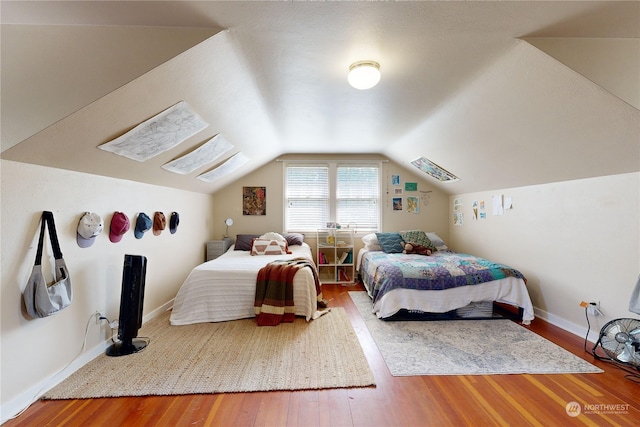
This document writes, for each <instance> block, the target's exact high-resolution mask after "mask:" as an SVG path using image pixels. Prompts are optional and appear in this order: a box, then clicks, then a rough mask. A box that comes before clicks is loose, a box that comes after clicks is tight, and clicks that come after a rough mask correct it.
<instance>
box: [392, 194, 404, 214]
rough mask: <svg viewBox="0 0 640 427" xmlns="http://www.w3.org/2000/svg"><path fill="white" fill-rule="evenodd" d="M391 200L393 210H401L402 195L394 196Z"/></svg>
mask: <svg viewBox="0 0 640 427" xmlns="http://www.w3.org/2000/svg"><path fill="white" fill-rule="evenodd" d="M392 201H393V210H394V211H401V210H402V197H394V198H393V199H392Z"/></svg>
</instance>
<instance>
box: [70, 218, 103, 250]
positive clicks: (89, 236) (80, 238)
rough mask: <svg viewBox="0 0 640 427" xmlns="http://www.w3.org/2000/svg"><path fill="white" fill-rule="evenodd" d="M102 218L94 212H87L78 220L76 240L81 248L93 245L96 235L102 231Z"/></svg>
mask: <svg viewBox="0 0 640 427" xmlns="http://www.w3.org/2000/svg"><path fill="white" fill-rule="evenodd" d="M102 228H103V227H102V218H100V215H98V214H97V213H93V212H85V213H84V214H83V215H82V217H81V218H80V221H78V230H77V233H76V241H77V242H78V246H80V247H81V248H88V247H89V246H91V245H93V242H94V241H95V240H96V236H97V235H99V234H100V233H102Z"/></svg>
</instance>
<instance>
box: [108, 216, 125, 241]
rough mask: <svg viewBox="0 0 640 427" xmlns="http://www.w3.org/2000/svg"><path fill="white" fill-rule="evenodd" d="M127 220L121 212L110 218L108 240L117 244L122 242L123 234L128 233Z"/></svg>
mask: <svg viewBox="0 0 640 427" xmlns="http://www.w3.org/2000/svg"><path fill="white" fill-rule="evenodd" d="M129 226H130V224H129V218H128V217H127V216H126V215H125V214H123V213H122V212H115V213H114V214H113V218H111V228H110V230H109V240H111V241H112V242H113V243H118V242H119V241H120V240H122V236H124V233H126V232H127V231H129Z"/></svg>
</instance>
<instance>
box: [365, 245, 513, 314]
mask: <svg viewBox="0 0 640 427" xmlns="http://www.w3.org/2000/svg"><path fill="white" fill-rule="evenodd" d="M360 274H361V275H362V279H363V280H364V281H365V282H366V283H368V284H369V286H368V288H369V294H370V295H371V297H372V298H373V301H374V303H375V302H376V301H377V300H378V299H379V298H381V297H382V296H383V295H385V294H386V293H387V292H389V291H391V290H393V289H397V288H404V289H417V290H444V289H450V288H455V287H458V286H469V285H477V284H479V283H484V282H491V281H493V280H499V279H504V278H506V277H516V278H521V279H524V276H523V275H522V273H520V272H519V271H518V270H515V269H513V268H511V267H509V266H507V265H504V264H498V263H495V262H492V261H489V260H486V259H484V258H479V257H475V256H473V255H468V254H462V253H454V252H436V253H434V254H433V255H431V256H424V255H415V254H388V253H385V252H382V251H370V252H367V253H366V254H365V255H364V256H363V258H362V264H361V267H360Z"/></svg>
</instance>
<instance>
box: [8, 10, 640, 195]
mask: <svg viewBox="0 0 640 427" xmlns="http://www.w3.org/2000/svg"><path fill="white" fill-rule="evenodd" d="M1 7H2V23H3V40H2V47H3V49H2V55H3V57H2V64H3V65H2V66H3V73H2V86H3V88H5V87H7V86H8V85H9V86H10V87H12V88H13V89H14V90H13V91H12V92H11V93H12V98H11V99H8V98H6V96H5V91H4V90H3V92H2V97H3V99H2V120H3V133H2V139H3V141H2V147H3V152H2V158H3V159H8V160H14V161H20V162H28V163H35V164H41V165H46V166H51V167H57V168H63V169H70V170H78V171H82V172H87V173H92V174H99V175H106V176H112V177H116V178H122V179H129V180H134V181H140V182H147V183H152V184H157V185H162V186H169V187H176V188H182V189H186V190H190V191H198V192H205V193H213V192H215V191H216V190H217V189H219V188H221V187H222V186H224V185H226V184H227V183H229V182H231V181H233V180H236V179H239V178H240V177H242V176H243V175H245V174H247V173H250V172H251V171H252V170H254V169H255V168H258V167H260V166H262V165H264V164H265V163H266V162H269V161H272V160H273V159H275V158H277V157H278V156H281V155H283V154H290V153H380V154H384V155H385V156H387V157H389V158H391V159H392V160H394V161H396V162H398V163H399V164H401V165H404V166H406V167H407V168H409V169H412V166H411V165H410V163H409V162H410V161H411V160H413V159H415V158H416V157H419V156H426V157H428V158H430V159H431V160H433V161H434V162H436V163H438V164H439V165H441V166H443V167H444V168H446V169H448V170H449V171H451V172H452V173H454V174H456V175H457V176H459V177H460V178H461V180H460V181H458V182H454V183H447V184H440V183H439V182H437V181H435V180H432V182H433V184H434V186H437V187H439V188H440V189H442V191H444V192H447V193H451V194H460V193H467V192H475V191H484V190H491V189H497V188H505V187H516V186H525V185H534V184H540V183H547V182H553V181H562V180H570V179H578V178H586V177H592V176H602V175H610V174H617V173H626V172H636V171H638V170H640V141H639V135H640V111H639V110H638V108H639V106H638V105H633V104H634V99H636V100H637V99H638V97H637V96H636V95H635V94H633V93H630V94H629V96H624V97H622V96H621V93H622V94H625V93H629V92H633V91H634V90H635V89H634V88H637V87H638V86H637V85H636V83H637V82H636V79H637V76H638V75H639V73H640V44H639V38H640V3H638V2H430V1H423V2H402V3H387V2H328V3H325V2H189V1H184V2H182V1H181V2H171V1H168V2H100V1H97V2H95V1H94V2H58V1H47V2H7V1H3V2H2V3H1ZM80 25H81V26H84V27H78V26H80ZM48 26H56V27H55V28H53V27H48ZM105 26H106V27H107V28H111V29H112V30H113V29H118V30H117V32H118V34H121V33H122V32H123V30H122V28H126V29H127V31H130V30H131V29H132V28H135V29H137V30H139V31H143V29H146V30H149V29H150V28H152V29H153V31H159V30H162V31H176V29H182V30H184V29H185V28H186V29H190V30H193V31H194V32H193V33H191V34H190V35H189V37H187V38H185V40H187V41H185V42H184V45H185V46H186V45H189V44H190V43H193V42H194V41H196V42H197V41H199V40H198V38H199V37H200V38H201V37H202V36H203V34H206V35H207V36H209V34H208V33H207V31H209V32H210V34H211V36H210V37H208V38H206V39H205V40H203V41H202V42H200V43H198V44H196V45H195V46H193V47H191V48H188V49H186V50H185V51H184V52H182V53H180V54H178V55H177V56H175V57H173V58H171V59H168V60H166V62H162V61H161V60H160V62H161V63H159V64H158V63H157V62H158V61H159V60H158V57H154V58H150V59H148V60H147V61H143V62H144V63H145V66H146V68H147V69H148V70H144V73H140V74H141V75H139V76H135V74H136V73H137V71H132V72H131V73H130V74H128V76H129V77H130V78H131V80H130V81H128V82H127V83H126V84H123V85H121V86H118V85H117V83H113V82H115V81H116V80H112V83H111V86H112V87H109V85H104V86H103V87H102V89H100V90H102V91H104V93H101V95H103V96H101V97H96V91H95V90H94V91H92V92H91V93H92V95H91V96H89V95H87V98H86V99H85V102H86V104H84V105H83V106H82V108H78V109H77V110H74V111H73V112H71V113H69V112H68V111H67V110H66V109H65V108H63V106H67V105H70V101H67V100H66V97H65V96H64V94H57V95H56V100H57V101H58V104H56V105H59V106H60V107H59V108H55V110H56V111H61V112H60V113H59V114H60V117H55V114H51V110H52V108H53V107H51V106H50V105H49V106H46V107H43V106H42V104H43V103H42V102H39V100H41V99H42V98H43V97H44V98H46V93H47V85H48V86H51V85H54V86H55V84H56V83H55V82H56V79H55V76H49V75H47V74H46V73H45V72H43V74H42V78H40V79H36V78H34V77H33V75H32V74H30V73H26V72H25V73H20V72H19V70H18V71H16V70H15V68H14V69H11V66H12V64H14V63H16V62H17V60H16V61H11V59H15V58H11V57H6V56H5V51H8V52H12V50H11V49H5V47H6V46H7V43H8V44H9V46H10V45H11V43H17V44H19V43H25V39H26V40H27V41H28V39H29V37H28V33H29V31H32V32H33V31H43V29H44V30H47V29H49V31H51V33H52V34H53V33H56V34H60V33H66V32H67V31H76V32H77V31H78V30H79V28H80V29H85V30H86V31H87V32H92V33H95V31H96V28H103V27H105ZM221 29H223V30H221ZM196 30H197V31H196ZM21 31H23V32H26V33H27V36H25V37H23V38H19V37H16V38H15V39H11V38H10V39H9V40H8V41H7V37H5V36H4V35H5V34H11V35H16V34H19V33H20V32H21ZM113 31H115V30H113ZM45 33H46V32H45ZM105 37H106V36H105ZM139 38H140V35H138V38H137V39H138V40H139ZM542 38H545V39H549V38H554V39H569V38H570V39H573V40H575V39H580V38H585V39H586V38H589V39H593V38H601V39H607V40H608V41H609V42H611V43H613V44H615V46H621V47H620V49H622V50H624V52H625V53H627V54H626V55H622V57H624V58H629V57H630V58H632V59H631V60H630V66H631V67H632V68H633V67H634V61H633V58H638V60H637V61H635V67H636V68H635V74H633V72H631V73H630V74H629V77H626V79H627V80H628V81H627V82H624V81H623V82H622V84H621V85H620V87H619V88H616V90H609V89H607V87H606V80H607V79H604V80H602V81H599V82H598V84H596V83H594V82H593V81H592V80H589V78H588V77H589V76H588V74H585V73H582V74H581V72H580V70H578V69H576V67H575V66H574V68H571V67H572V66H573V64H571V63H563V62H561V61H562V58H560V57H559V55H555V57H556V58H554V56H552V55H548V54H547V53H545V52H544V51H542V50H540V49H539V48H538V47H535V46H534V45H533V44H535V40H536V39H542ZM188 40H190V41H188ZM616 40H618V41H620V40H623V41H624V43H623V42H620V43H616ZM629 41H630V43H629ZM529 42H531V43H529ZM532 43H533V44H532ZM543 44H544V43H540V44H538V45H539V46H540V47H541V48H543V49H544V46H543ZM78 46H83V40H82V37H73V38H69V40H68V43H67V44H65V46H63V47H61V48H63V49H64V50H65V52H67V53H66V56H65V59H66V61H65V62H68V63H67V64H66V65H67V69H68V70H69V73H73V72H74V62H73V61H72V60H71V58H72V57H73V56H72V52H73V51H74V49H76V48H77V47H78ZM99 47H100V49H102V50H104V49H107V44H100V46H99ZM100 49H94V51H91V50H90V49H88V50H87V49H86V46H85V49H84V50H82V52H83V55H87V54H89V55H92V54H93V55H95V56H104V55H105V54H107V53H108V52H104V51H101V50H100ZM114 49H115V47H114ZM174 49H175V47H174ZM116 50H117V49H116ZM69 52H71V53H69ZM87 52H88V53H87ZM109 53H111V52H109ZM14 55H15V56H16V57H17V56H19V54H18V53H14ZM69 55H71V56H69ZM141 57H142V55H141V54H140V52H135V51H134V52H127V53H126V57H118V56H117V55H115V54H114V56H112V58H113V61H116V62H118V61H119V65H120V67H121V68H125V69H128V67H129V65H128V64H129V63H130V62H131V60H132V59H137V60H140V61H142V59H144V58H141ZM363 59H372V60H376V61H378V62H379V63H380V64H381V71H382V80H381V82H380V84H379V85H378V86H376V87H375V88H373V89H371V90H369V91H357V90H355V89H352V88H351V87H349V86H348V84H347V82H346V73H347V70H348V67H349V65H350V64H351V63H353V62H355V61H358V60H363ZM592 60H593V61H597V60H598V57H594V58H593V59H592ZM153 61H156V63H154V62H153ZM585 61H587V62H588V60H585V59H583V60H582V62H583V63H584V62H585ZM565 62H566V61H565ZM6 64H9V65H6ZM36 64H37V62H36ZM31 66H32V67H35V66H36V65H35V64H33V63H32V64H31ZM6 67H9V69H10V70H11V71H12V72H11V73H6V72H5V68H6ZM14 67H18V66H17V65H15V66H14ZM103 68H104V67H103ZM144 68H145V67H143V66H141V67H139V68H137V69H136V70H141V69H144ZM612 68H613V69H615V67H612ZM101 69H102V68H101ZM25 71H26V70H25ZM632 71H633V70H632ZM104 72H105V74H108V75H111V74H113V71H109V70H106V69H105V71H104ZM604 73H605V74H606V70H605V72H604ZM7 74H8V75H9V76H10V77H11V78H10V79H8V78H6V75H7ZM132 74H134V75H132ZM120 78H123V77H120ZM105 79H106V77H105ZM619 80H620V79H618V81H619ZM622 80H624V78H623V79H622ZM75 81H77V82H78V86H77V88H75V89H76V90H74V91H73V93H74V99H73V103H75V105H77V103H78V102H81V101H80V100H79V98H81V94H83V93H85V92H89V91H88V90H86V88H87V87H92V88H93V87H95V82H92V81H91V79H86V80H82V79H76V80H75ZM34 85H35V86H36V87H38V86H39V85H42V86H43V87H40V88H39V89H40V90H39V91H37V92H36V93H40V94H41V95H40V96H38V95H32V99H31V101H30V102H27V104H30V105H31V111H33V114H34V116H41V115H42V114H44V112H41V114H38V109H39V108H40V109H44V110H45V112H49V115H48V117H50V118H51V117H53V118H54V119H53V120H52V119H50V120H52V122H51V123H46V127H44V129H43V128H42V125H40V127H38V126H36V125H35V124H33V123H34V122H35V120H31V121H25V123H24V124H23V126H24V128H23V129H22V130H21V132H22V134H26V135H32V136H29V137H28V138H26V139H24V140H22V139H20V138H14V139H17V140H10V136H11V135H7V134H5V131H4V128H5V124H6V123H5V117H6V116H7V115H10V113H11V112H12V109H11V108H12V106H13V105H17V104H18V103H19V102H18V101H17V100H20V103H21V105H24V104H25V102H26V101H25V97H26V98H27V100H28V95H27V94H28V91H27V89H28V88H31V89H32V88H33V87H34ZM114 85H115V87H113V86H114ZM603 85H604V86H603ZM78 94H80V96H78ZM179 101H186V102H188V103H189V105H190V106H191V107H192V108H193V109H194V110H195V111H196V112H197V113H198V114H200V115H201V116H202V117H203V118H204V119H205V120H206V121H207V122H208V123H209V126H208V127H207V128H206V129H205V130H204V131H202V132H200V133H198V134H197V135H195V136H193V137H191V138H189V139H188V140H187V141H185V142H183V143H182V144H180V145H179V146H178V147H176V148H175V149H173V150H170V151H168V152H166V153H163V154H161V155H158V156H157V157H154V158H153V159H151V160H149V161H147V162H144V163H139V162H135V161H133V160H129V159H126V158H122V157H120V156H117V155H114V154H112V153H108V152H105V151H103V150H99V149H97V148H96V147H97V146H99V145H100V144H103V143H105V142H108V141H109V140H111V139H113V138H116V137H118V136H120V135H122V134H123V133H125V132H127V131H128V130H130V129H132V128H133V127H135V126H136V125H137V124H139V123H141V122H143V121H145V120H147V119H148V118H150V117H152V116H154V115H155V114H157V113H159V112H160V111H162V110H164V109H166V108H168V107H169V106H171V105H173V104H175V103H177V102H179ZM45 105H47V104H46V103H45ZM67 108H68V107H67ZM30 125H31V126H32V127H29V126H30ZM14 134H15V133H14ZM17 134H20V132H18V133H17ZM216 134H221V135H223V136H224V137H225V138H226V139H227V140H228V141H230V142H231V143H232V144H234V145H235V148H234V150H232V151H231V152H229V153H228V155H233V154H234V153H236V152H243V153H244V154H245V155H247V156H248V157H249V159H250V160H249V162H248V163H247V164H246V165H245V166H243V167H242V168H240V169H239V170H238V171H237V172H235V173H233V174H231V175H229V176H228V177H225V178H221V179H219V180H216V181H214V182H211V183H204V182H201V181H200V180H197V179H195V176H196V175H198V174H200V173H202V172H205V171H207V170H210V169H211V168H213V167H214V166H215V164H208V165H206V166H203V167H202V168H200V169H198V170H196V171H195V172H193V173H191V174H187V175H176V174H174V173H171V172H168V171H166V170H164V169H162V168H161V166H162V165H163V164H164V163H166V162H168V161H171V160H172V159H175V158H177V157H179V156H181V155H183V154H186V153H187V152H189V151H191V150H193V149H194V148H196V147H198V146H199V145H200V144H202V143H203V142H204V141H206V140H208V139H209V138H211V137H213V136H214V135H216ZM12 135H13V134H12ZM8 138H9V139H8ZM412 170H413V169H412ZM429 179H430V178H429Z"/></svg>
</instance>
